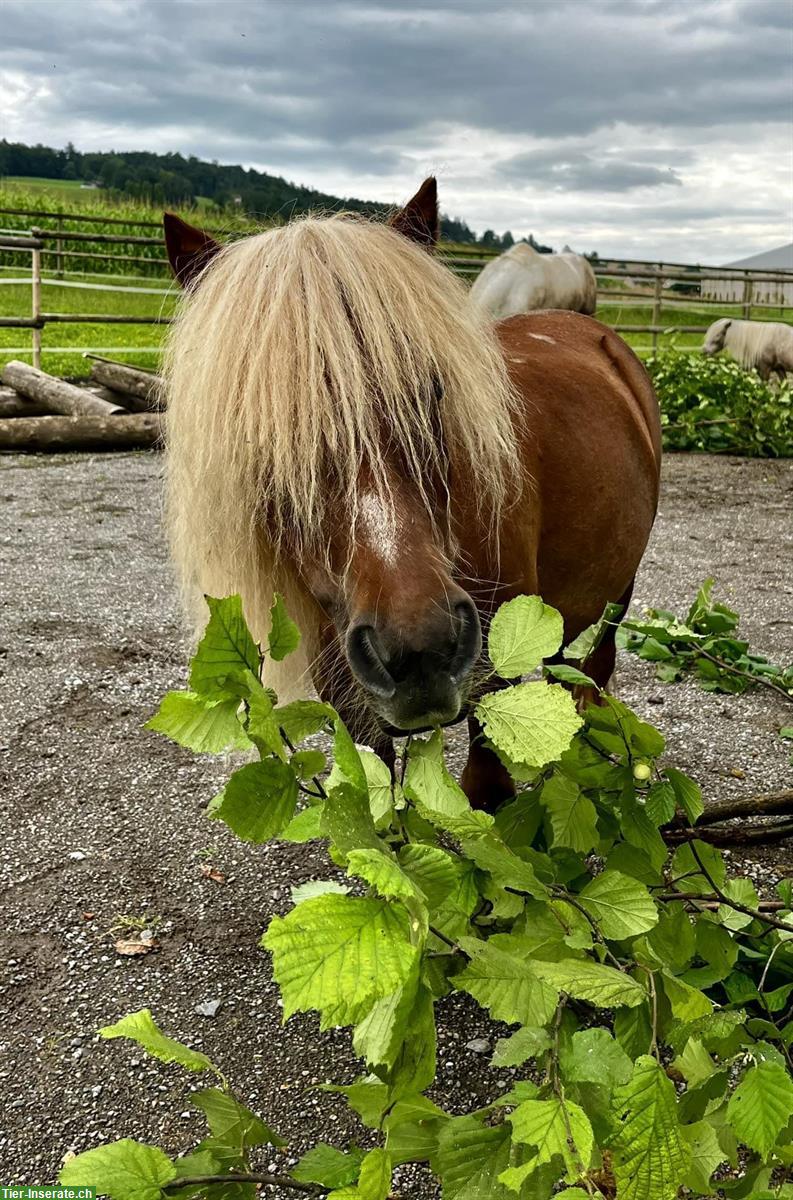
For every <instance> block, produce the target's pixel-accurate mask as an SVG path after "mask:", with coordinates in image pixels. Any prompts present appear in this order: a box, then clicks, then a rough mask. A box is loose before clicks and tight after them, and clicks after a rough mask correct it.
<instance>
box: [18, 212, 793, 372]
mask: <svg viewBox="0 0 793 1200" xmlns="http://www.w3.org/2000/svg"><path fill="white" fill-rule="evenodd" d="M2 212H7V213H13V214H16V215H28V212H27V210H22V209H3V208H0V213H2ZM36 215H37V216H39V217H43V216H52V217H60V216H64V215H66V214H59V213H52V214H48V213H37V214H36ZM69 216H70V219H71V216H72V215H71V214H69ZM75 219H79V220H80V221H88V220H92V221H95V222H97V223H98V222H100V221H104V220H105V219H104V218H99V217H92V218H88V217H79V218H77V217H76V216H75ZM107 222H108V223H113V224H128V225H135V226H138V227H140V226H145V227H152V228H155V227H156V224H155V223H154V222H151V223H147V222H143V221H129V222H124V221H122V220H121V219H119V218H107ZM67 242H72V243H80V242H89V243H98V244H100V245H101V244H109V245H112V246H133V247H134V246H157V247H161V248H162V247H163V240H162V236H158V237H149V236H138V235H134V234H109V233H89V232H81V231H73V230H64V229H57V230H51V229H41V228H35V227H34V228H32V229H31V230H30V231H25V232H20V234H19V235H13V234H10V233H2V234H0V254H1V253H2V252H8V253H11V254H19V253H20V252H22V253H26V252H29V253H30V255H31V274H30V282H31V315H30V316H29V317H26V316H21V315H19V316H17V315H14V316H0V328H7V329H30V330H31V334H32V351H33V365H34V366H36V367H40V365H41V340H42V331H43V330H44V328H45V327H46V326H47V325H52V324H59V325H65V324H75V325H77V324H95V325H168V324H169V323H170V321H171V318H170V317H168V316H161V315H140V316H133V315H131V314H117V313H81V312H76V313H67V312H45V311H43V309H42V298H41V289H42V285H44V284H47V283H52V284H55V285H57V283H58V278H56V279H43V278H42V258H43V256H45V255H46V256H48V257H49V256H53V255H54V256H55V258H56V263H55V269H56V272H57V275H58V277H62V275H63V260H64V259H66V258H80V259H88V260H97V259H100V260H103V261H104V262H113V263H127V262H131V263H141V264H145V265H146V266H147V267H152V266H156V267H158V268H159V267H162V269H163V270H164V271H168V262H167V259H166V257H165V256H164V254H163V255H157V256H156V257H151V258H147V257H141V256H136V255H126V254H116V253H100V252H98V251H95V250H94V251H82V250H75V251H70V250H66V249H64V248H63V246H64V243H67ZM52 243H54V246H53V245H52ZM440 257H441V258H442V260H443V261H444V262H446V263H448V265H449V266H450V267H451V268H452V269H453V270H454V271H456V272H457V273H458V274H460V275H462V276H463V277H472V276H474V275H476V274H478V273H479V271H481V270H482V268H483V267H484V266H485V264H486V263H487V262H489V261H490V260H491V259H492V257H493V254H491V253H489V252H487V251H485V252H483V251H482V248H481V247H476V248H473V247H472V249H471V251H470V252H469V251H467V250H465V251H461V250H460V249H459V248H457V247H455V249H454V250H453V251H451V252H450V253H446V254H444V252H443V249H442V248H441V253H440ZM592 266H593V269H594V271H595V274H596V276H597V277H598V280H599V281H603V280H615V281H620V280H625V279H630V280H631V281H632V282H633V283H634V284H635V285H636V287H635V288H634V289H633V290H628V289H626V288H616V289H611V288H603V289H602V291H601V292H600V296H599V300H600V304H601V306H602V307H608V306H611V307H615V308H620V307H624V306H626V303H627V304H630V302H632V306H633V307H646V308H649V309H650V310H651V318H650V320H649V321H648V322H647V323H646V324H638V323H630V322H625V323H620V322H619V318H617V320H616V321H615V322H610V324H611V325H612V328H613V329H614V330H616V332H617V333H647V334H650V335H651V338H652V346H653V349H655V348H656V347H657V344H658V338H659V336H661V335H662V334H664V333H669V332H672V331H674V330H675V329H678V328H683V329H684V330H685V331H686V332H687V333H697V334H699V333H704V332H705V331H706V330H707V329H708V325H701V324H697V325H693V324H684V325H683V326H680V324H679V323H675V322H674V321H672V322H669V323H667V324H664V323H663V309H664V307H665V306H666V307H667V310H668V309H669V307H670V306H672V307H674V308H677V309H680V308H685V307H686V306H687V305H694V306H696V307H698V308H700V309H708V308H713V307H718V306H725V305H730V306H732V307H733V308H734V307H737V308H739V309H740V311H741V312H742V314H743V315H744V316H745V317H750V316H751V314H752V311H753V310H755V309H776V310H778V311H780V312H784V311H785V310H786V309H789V310H790V311H791V312H792V313H793V296H791V298H790V299H789V300H788V299H787V297H786V296H785V295H784V292H785V291H786V290H787V289H788V288H790V289H791V291H793V271H781V270H780V271H751V270H749V269H747V268H739V267H702V266H698V267H690V266H686V265H685V264H683V263H666V262H664V263H653V262H648V261H644V260H630V261H626V260H625V259H608V260H605V259H597V260H593V261H592ZM169 275H170V273H169ZM741 281H742V284H743V286H742V290H741V294H740V297H739V298H737V299H732V300H719V299H715V298H708V297H706V296H702V295H700V294H698V293H695V294H690V293H685V292H682V291H676V292H675V293H674V299H671V298H670V297H669V295H668V294H666V293H665V287H666V286H667V285H669V284H675V283H689V284H692V285H694V286H695V287H696V286H697V285H701V284H702V283H705V282H707V283H708V284H713V283H716V284H718V283H720V282H721V283H733V284H736V285H737V286H738V288H739V289H740V287H741ZM763 284H766V285H768V284H771V285H773V284H776V285H777V286H778V288H779V299H778V301H777V302H774V301H773V300H770V301H769V300H761V299H760V298H759V297H757V296H756V289H757V286H758V285H763ZM84 286H86V287H89V288H90V286H91V285H90V284H85V285H84ZM97 287H98V289H99V290H102V291H125V290H129V289H125V288H113V287H108V286H107V285H106V284H105V285H97ZM612 301H618V302H619V303H615V304H610V302H612ZM623 302H626V303H623ZM716 315H717V314H716V313H715V312H714V319H715V317H716Z"/></svg>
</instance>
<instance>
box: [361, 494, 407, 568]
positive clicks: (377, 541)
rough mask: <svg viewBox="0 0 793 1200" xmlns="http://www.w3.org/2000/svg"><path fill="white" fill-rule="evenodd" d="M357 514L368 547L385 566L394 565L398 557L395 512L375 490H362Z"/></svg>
mask: <svg viewBox="0 0 793 1200" xmlns="http://www.w3.org/2000/svg"><path fill="white" fill-rule="evenodd" d="M359 514H360V517H361V521H362V522H363V526H364V529H365V531H366V536H367V540H368V542H369V547H370V549H372V550H373V551H374V553H375V554H376V555H377V556H378V558H380V559H382V561H383V562H384V563H385V564H386V566H387V567H395V566H396V564H397V561H398V558H399V542H398V541H397V521H396V514H395V512H394V510H393V508H391V507H390V506H389V505H387V504H385V503H384V501H383V500H382V498H381V497H380V496H378V495H377V493H376V492H364V494H363V496H361V499H360V502H359Z"/></svg>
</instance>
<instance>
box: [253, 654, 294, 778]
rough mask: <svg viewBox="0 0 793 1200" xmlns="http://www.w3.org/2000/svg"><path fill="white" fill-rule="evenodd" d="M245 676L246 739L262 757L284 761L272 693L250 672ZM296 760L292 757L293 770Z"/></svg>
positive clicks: (283, 748)
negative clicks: (270, 755)
mask: <svg viewBox="0 0 793 1200" xmlns="http://www.w3.org/2000/svg"><path fill="white" fill-rule="evenodd" d="M247 675H248V694H247V698H246V699H247V706H248V722H247V732H248V737H249V738H250V739H251V741H252V742H253V744H254V745H255V746H256V748H257V750H258V751H259V753H260V754H261V755H262V756H264V755H266V754H275V755H276V756H277V757H278V758H280V759H283V760H284V761H286V749H285V747H284V739H283V737H282V736H281V730H280V729H279V727H278V721H277V719H276V716H275V709H274V708H273V699H272V693H271V692H269V691H268V690H267V689H266V688H263V687H262V685H261V684H260V683H259V681H258V680H257V679H254V677H253V675H251V673H250V672H247ZM296 758H297V755H293V758H292V762H293V764H294V766H295V768H297V765H298V764H297V763H295V761H294V760H295V759H296ZM298 762H299V760H298Z"/></svg>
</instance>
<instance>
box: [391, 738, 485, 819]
mask: <svg viewBox="0 0 793 1200" xmlns="http://www.w3.org/2000/svg"><path fill="white" fill-rule="evenodd" d="M404 788H405V795H406V796H407V797H408V799H410V800H412V801H413V802H414V803H415V804H417V805H418V807H419V812H421V814H422V816H425V817H427V819H428V820H430V821H432V822H433V824H437V825H440V826H441V828H445V822H444V819H445V818H447V817H458V816H464V815H467V814H469V813H470V812H471V805H470V804H469V803H468V797H467V796H466V794H465V792H464V791H463V789H462V788H461V787H460V785H459V784H458V783H457V781H456V780H454V779H453V778H452V776H451V775H450V774H449V772H448V771H447V769H446V765H445V763H444V761H443V739H442V737H441V734H440V732H438V733H435V734H433V736H432V737H431V738H429V739H427V740H426V741H418V740H415V739H414V740H413V741H412V742H411V744H410V747H409V749H408V765H407V771H406V773H405V783H404Z"/></svg>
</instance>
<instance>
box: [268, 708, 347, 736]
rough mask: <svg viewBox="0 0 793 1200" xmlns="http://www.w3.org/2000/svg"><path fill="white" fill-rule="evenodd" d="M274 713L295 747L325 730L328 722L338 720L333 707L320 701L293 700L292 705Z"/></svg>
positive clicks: (278, 709)
mask: <svg viewBox="0 0 793 1200" xmlns="http://www.w3.org/2000/svg"><path fill="white" fill-rule="evenodd" d="M273 711H274V715H275V717H276V718H277V720H278V725H279V727H280V728H281V729H283V731H284V733H285V734H286V736H287V737H288V738H289V740H290V742H291V743H292V745H293V746H296V745H297V744H298V742H302V741H303V740H304V738H307V737H310V736H311V735H312V734H313V733H319V732H320V731H321V730H324V729H325V728H326V727H327V725H328V722H330V721H333V720H335V718H336V713H335V711H334V710H333V709H332V708H331V706H330V705H329V704H322V703H321V701H319V700H293V701H292V702H291V704H284V705H282V706H281V707H280V708H276V709H274V710H273Z"/></svg>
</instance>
